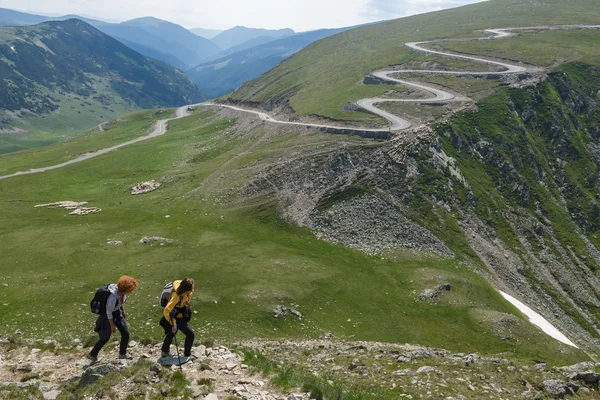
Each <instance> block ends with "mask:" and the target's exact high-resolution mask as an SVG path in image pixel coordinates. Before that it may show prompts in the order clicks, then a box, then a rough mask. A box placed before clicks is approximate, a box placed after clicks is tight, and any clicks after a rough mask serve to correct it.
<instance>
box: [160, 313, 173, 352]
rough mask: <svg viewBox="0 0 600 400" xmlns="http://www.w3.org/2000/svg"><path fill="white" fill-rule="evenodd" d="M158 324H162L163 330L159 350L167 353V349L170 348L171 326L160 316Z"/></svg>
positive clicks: (171, 338) (171, 339)
mask: <svg viewBox="0 0 600 400" xmlns="http://www.w3.org/2000/svg"><path fill="white" fill-rule="evenodd" d="M160 326H162V328H163V329H164V331H165V340H164V341H163V345H162V348H161V351H162V353H163V354H168V353H169V350H170V349H171V342H172V341H173V331H172V330H171V329H172V327H171V324H170V323H169V321H167V320H166V318H165V317H162V318H161V320H160Z"/></svg>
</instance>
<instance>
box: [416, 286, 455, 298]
mask: <svg viewBox="0 0 600 400" xmlns="http://www.w3.org/2000/svg"><path fill="white" fill-rule="evenodd" d="M450 290H452V285H451V284H449V283H444V284H443V285H440V286H438V287H436V288H434V289H425V290H423V292H422V293H421V294H420V295H419V300H431V299H435V298H436V297H438V296H439V295H441V294H442V293H444V292H449V291H450Z"/></svg>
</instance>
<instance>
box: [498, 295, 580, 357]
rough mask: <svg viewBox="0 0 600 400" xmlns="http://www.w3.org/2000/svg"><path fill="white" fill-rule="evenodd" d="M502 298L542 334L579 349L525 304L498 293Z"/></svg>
mask: <svg viewBox="0 0 600 400" xmlns="http://www.w3.org/2000/svg"><path fill="white" fill-rule="evenodd" d="M500 294H501V295H502V297H504V298H505V299H506V300H508V301H509V302H510V303H511V304H512V305H514V306H515V307H517V308H518V309H519V311H521V312H522V313H523V314H525V315H526V316H527V318H529V322H531V323H532V324H534V325H535V326H537V327H539V328H540V329H541V330H542V331H544V333H546V334H547V335H550V336H552V337H553V338H554V339H556V340H558V341H559V342H562V343H564V344H568V345H569V346H573V347H575V348H579V347H577V346H576V345H575V343H573V342H571V341H570V340H569V339H568V338H567V337H566V336H565V335H563V334H562V333H561V332H560V331H559V330H558V329H556V328H555V327H554V325H552V324H551V323H550V322H548V321H547V320H546V319H545V318H544V317H542V316H541V315H540V314H538V313H536V312H535V311H533V310H532V309H531V308H529V307H527V306H526V305H525V304H523V303H521V302H520V301H519V300H517V299H515V298H514V297H512V296H511V295H509V294H506V293H504V292H503V291H500Z"/></svg>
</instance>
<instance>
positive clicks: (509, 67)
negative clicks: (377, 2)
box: [201, 25, 600, 132]
mask: <svg viewBox="0 0 600 400" xmlns="http://www.w3.org/2000/svg"><path fill="white" fill-rule="evenodd" d="M598 28H600V25H561V26H530V27H518V28H501V29H486V30H485V32H488V33H490V35H489V36H485V37H478V38H465V39H436V40H428V41H423V42H409V43H405V46H406V47H408V48H410V49H412V50H415V51H420V52H425V53H429V54H437V55H442V56H445V57H452V58H457V59H464V60H469V61H474V62H478V63H485V64H489V65H494V66H499V67H502V68H504V70H502V71H495V72H471V71H441V70H421V69H395V70H383V71H375V72H373V73H372V74H371V75H372V76H375V77H377V78H379V79H380V80H383V81H388V82H390V83H396V84H400V85H402V86H407V87H411V88H416V89H419V90H422V91H424V92H426V93H428V94H429V97H426V98H424V99H387V98H382V97H373V98H368V99H361V100H358V101H357V102H356V103H357V104H358V105H359V106H360V107H361V108H363V109H365V110H367V111H369V112H371V113H373V114H376V115H379V116H381V117H383V118H385V119H386V120H388V121H389V122H390V126H389V127H388V128H374V129H373V128H356V127H343V126H335V125H323V124H308V123H301V122H288V121H280V120H277V119H275V118H273V117H271V116H269V115H268V114H266V113H265V112H261V111H256V110H251V109H247V108H241V107H237V106H231V105H227V104H215V103H209V102H207V103H202V104H201V105H204V106H220V107H227V108H230V109H232V110H236V111H243V112H247V113H254V114H256V115H258V116H259V117H260V119H262V120H264V121H268V122H272V123H278V124H286V125H302V126H310V127H316V128H325V129H343V130H346V131H356V132H389V131H399V130H402V129H407V128H410V127H411V123H410V122H409V121H407V120H405V119H403V118H401V117H399V116H397V115H394V114H391V113H389V112H387V111H384V110H382V109H380V108H378V107H377V106H376V104H381V103H390V102H398V103H412V104H427V103H442V102H450V101H456V100H466V98H464V97H456V96H455V95H454V94H452V93H450V92H446V91H444V90H441V89H437V88H435V87H432V86H428V85H424V84H418V83H414V82H410V81H406V80H403V79H397V78H394V77H392V76H390V75H392V74H401V73H405V74H410V73H419V74H440V75H442V74H443V75H455V76H460V75H469V76H497V75H509V74H522V73H526V72H538V71H540V70H541V69H540V68H539V67H533V66H521V65H515V64H511V63H508V62H506V61H496V60H490V59H486V58H480V57H475V56H470V55H463V54H456V53H450V52H445V51H437V50H430V49H427V48H425V47H422V46H423V45H427V44H432V43H439V42H457V41H472V40H493V39H500V38H506V37H509V36H513V35H514V34H512V33H511V31H515V30H525V29H598Z"/></svg>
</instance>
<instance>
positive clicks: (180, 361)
mask: <svg viewBox="0 0 600 400" xmlns="http://www.w3.org/2000/svg"><path fill="white" fill-rule="evenodd" d="M190 359H191V357H190V356H182V357H179V359H178V360H177V361H178V362H179V364H180V365H181V364H185V363H186V362H188V361H190Z"/></svg>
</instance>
